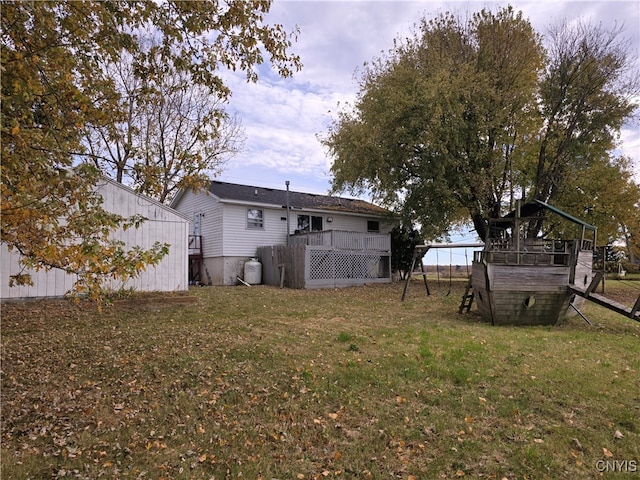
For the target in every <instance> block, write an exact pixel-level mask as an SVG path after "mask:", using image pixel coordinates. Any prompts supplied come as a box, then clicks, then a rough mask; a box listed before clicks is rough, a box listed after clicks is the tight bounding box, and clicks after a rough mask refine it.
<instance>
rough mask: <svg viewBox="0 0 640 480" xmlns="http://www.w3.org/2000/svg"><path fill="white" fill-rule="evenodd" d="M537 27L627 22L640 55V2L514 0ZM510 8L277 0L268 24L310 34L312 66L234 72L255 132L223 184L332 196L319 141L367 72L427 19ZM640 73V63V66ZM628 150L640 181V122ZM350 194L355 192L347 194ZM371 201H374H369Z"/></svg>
mask: <svg viewBox="0 0 640 480" xmlns="http://www.w3.org/2000/svg"><path fill="white" fill-rule="evenodd" d="M510 4H511V5H512V6H513V7H514V9H515V10H516V11H518V10H519V11H522V12H523V14H524V16H525V17H527V18H528V19H529V20H530V22H531V24H532V25H533V27H534V28H535V29H536V30H537V31H538V32H539V33H541V34H543V35H544V33H545V31H546V29H547V28H548V27H549V26H550V25H556V24H559V23H561V22H562V21H565V20H566V21H569V22H573V21H577V20H583V21H588V22H592V23H596V24H602V26H604V27H605V28H613V27H616V26H618V27H619V26H623V27H624V28H625V31H624V33H623V35H624V36H625V37H628V38H629V39H630V40H631V41H632V45H633V46H634V48H635V51H636V55H639V54H640V52H638V49H640V0H633V1H628V0H627V1H609V2H606V1H600V2H596V1H584V0H583V1H549V0H538V1H531V2H519V1H513V2H510ZM506 5H508V3H505V2H475V1H453V2H451V1H450V2H436V1H432V0H423V1H403V0H398V1H383V0H379V1H378V0H367V1H353V0H352V1H342V0H333V1H306V0H274V2H273V4H272V6H271V10H270V12H269V14H268V16H267V18H266V21H267V22H268V23H280V24H282V25H283V26H284V27H285V29H287V30H289V31H291V30H292V29H293V28H294V27H295V26H296V25H297V26H298V28H299V30H300V33H299V37H298V40H297V42H296V43H294V44H293V46H292V47H291V51H292V52H294V53H296V54H298V55H300V57H301V60H302V63H303V68H302V70H301V71H300V72H297V73H295V74H294V75H293V77H291V78H287V79H282V78H280V77H278V76H277V75H276V74H275V73H274V72H272V71H271V69H270V68H269V67H268V66H267V65H265V66H262V67H260V70H259V76H260V78H259V80H258V82H257V83H247V82H246V80H245V76H244V74H242V73H240V72H236V73H226V74H225V80H226V82H227V83H228V85H229V86H230V88H231V91H232V92H233V95H232V97H231V100H230V103H229V106H228V112H229V113H231V114H235V115H237V116H238V118H239V119H240V121H241V123H242V126H243V128H244V133H245V141H244V147H243V150H242V152H240V153H239V154H237V155H236V156H235V157H234V158H232V159H230V160H228V161H227V163H226V164H225V167H224V169H223V171H222V173H221V174H220V175H219V176H218V177H217V178H216V180H221V181H225V182H231V183H240V184H245V185H252V186H263V187H271V188H282V189H284V188H286V187H285V181H286V180H289V181H290V182H291V186H290V188H291V190H294V191H302V192H308V193H319V194H327V193H328V192H329V189H330V183H331V175H330V168H331V159H330V158H329V157H328V154H327V152H326V151H325V149H324V147H323V146H322V145H321V143H320V142H319V140H318V137H319V136H324V135H326V134H327V132H328V129H329V126H330V125H331V123H332V121H333V120H335V119H336V118H337V112H338V111H340V109H341V107H340V105H344V104H345V103H348V102H353V100H354V99H355V96H356V93H357V90H358V88H357V75H356V71H357V69H359V68H361V67H362V65H363V64H364V63H365V62H368V61H371V60H373V59H375V58H376V57H379V56H380V55H381V54H382V53H383V52H386V51H388V50H389V49H390V48H392V46H393V41H394V39H396V38H399V37H400V38H401V37H406V36H408V35H410V34H411V32H412V27H413V26H414V24H415V23H416V22H418V21H419V20H420V19H421V18H423V17H425V18H427V19H429V18H434V17H435V16H437V15H438V14H440V13H443V12H447V11H450V12H453V13H457V14H460V15H461V16H463V18H464V16H466V15H467V13H469V14H471V13H473V12H476V11H479V10H481V9H482V8H490V9H491V10H493V11H495V10H496V9H497V8H498V7H504V6H506ZM639 68H640V67H639ZM621 140H622V144H621V147H620V150H621V153H623V154H624V155H627V156H629V157H631V158H632V159H634V161H635V173H636V177H637V178H638V179H639V181H640V123H638V122H637V121H636V123H635V124H634V125H632V124H629V125H626V126H625V128H624V129H623V131H622V136H621ZM345 196H347V195H345ZM365 199H366V198H365Z"/></svg>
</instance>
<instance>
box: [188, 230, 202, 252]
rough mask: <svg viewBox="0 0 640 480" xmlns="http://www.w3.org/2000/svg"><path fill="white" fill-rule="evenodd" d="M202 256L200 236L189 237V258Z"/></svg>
mask: <svg viewBox="0 0 640 480" xmlns="http://www.w3.org/2000/svg"><path fill="white" fill-rule="evenodd" d="M201 256H202V235H189V257H201Z"/></svg>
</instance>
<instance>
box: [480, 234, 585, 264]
mask: <svg viewBox="0 0 640 480" xmlns="http://www.w3.org/2000/svg"><path fill="white" fill-rule="evenodd" d="M574 245H575V242H574V241H570V240H545V239H524V240H522V239H521V240H520V241H517V242H516V241H514V240H512V239H490V240H488V242H487V243H486V245H485V249H484V250H483V251H476V252H474V261H477V262H482V261H486V262H487V263H498V264H505V265H556V266H568V265H569V263H570V259H571V256H572V253H573V246H574ZM584 247H585V245H582V248H583V249H584ZM587 247H588V245H587Z"/></svg>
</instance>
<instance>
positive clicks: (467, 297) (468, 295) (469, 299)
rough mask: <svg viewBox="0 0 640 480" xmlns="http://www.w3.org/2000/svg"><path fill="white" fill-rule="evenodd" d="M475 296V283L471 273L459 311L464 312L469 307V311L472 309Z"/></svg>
mask: <svg viewBox="0 0 640 480" xmlns="http://www.w3.org/2000/svg"><path fill="white" fill-rule="evenodd" d="M473 297H474V294H473V284H472V283H471V275H469V282H468V283H467V286H466V288H465V289H464V294H463V295H462V302H461V303H460V309H459V310H458V313H462V312H463V311H464V309H465V308H466V309H467V313H469V310H471V304H472V303H473Z"/></svg>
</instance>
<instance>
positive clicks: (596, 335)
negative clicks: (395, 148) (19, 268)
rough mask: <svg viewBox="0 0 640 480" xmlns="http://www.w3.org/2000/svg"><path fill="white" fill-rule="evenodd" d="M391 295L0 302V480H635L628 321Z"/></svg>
mask: <svg viewBox="0 0 640 480" xmlns="http://www.w3.org/2000/svg"><path fill="white" fill-rule="evenodd" d="M403 286H404V285H403V284H402V283H396V284H393V285H378V286H366V287H360V288H344V289H338V290H333V289H330V290H311V291H301V290H287V289H284V290H280V289H277V288H272V287H265V286H255V287H250V288H247V287H205V288H195V289H193V290H191V292H190V295H191V296H195V297H197V301H195V302H176V301H167V299H166V298H165V299H163V298H162V296H160V295H147V296H142V297H134V298H131V299H123V300H120V301H117V302H115V303H114V305H113V306H110V307H106V308H105V310H104V312H103V313H101V314H100V313H98V312H97V311H96V309H95V306H91V305H77V306H76V305H74V304H73V303H71V302H62V301H51V302H28V303H22V304H5V305H3V307H2V392H1V393H2V437H1V440H2V451H1V453H2V471H1V474H2V475H1V476H2V478H3V479H27V478H32V479H45V478H58V477H69V478H89V479H96V478H100V477H102V478H127V479H129V478H131V479H140V478H146V479H159V478H166V479H190V478H197V479H200V478H204V479H214V478H215V479H232V478H233V479H235V478H247V479H265V480H271V479H280V480H287V479H324V478H342V479H351V478H358V479H396V478H401V479H438V478H472V479H476V478H487V479H494V478H495V479H498V480H501V479H504V478H506V479H547V478H548V479H559V478H567V479H581V478H584V479H591V478H601V477H602V478H616V479H622V478H631V477H632V476H635V475H638V472H640V374H639V372H640V323H638V322H634V321H632V320H630V319H627V318H624V317H622V316H619V315H616V314H614V313H610V312H608V311H607V310H605V309H603V308H601V307H598V306H596V305H593V304H591V303H588V305H587V306H586V308H585V309H584V310H583V313H584V314H585V315H586V316H587V318H588V319H589V320H590V321H591V323H592V325H591V326H589V325H587V323H586V322H585V321H584V320H582V319H581V318H580V317H578V316H576V317H575V318H573V319H571V320H570V321H568V322H567V323H565V324H563V325H561V326H556V327H492V326H491V325H488V324H486V323H483V322H481V321H480V320H479V318H478V317H477V315H475V314H474V311H475V305H474V307H473V309H472V312H471V314H470V315H458V313H457V311H458V306H459V303H460V297H461V295H462V292H463V288H464V281H463V280H458V281H456V282H454V285H453V291H452V293H451V295H449V296H443V295H441V293H439V292H438V290H445V291H446V289H448V285H447V287H443V288H442V289H438V288H437V286H435V285H433V284H432V295H431V296H430V297H426V295H425V291H424V286H423V285H422V283H421V281H414V282H413V283H412V286H411V288H410V289H409V292H408V295H407V299H406V300H405V301H404V302H400V297H401V294H402V288H403ZM606 288H607V289H608V290H609V291H611V292H613V293H615V292H616V291H622V292H623V293H624V292H627V293H628V294H629V295H630V296H633V295H632V294H633V293H635V296H636V297H637V293H638V290H639V289H640V281H637V280H635V281H632V280H627V281H624V282H616V281H613V280H608V281H607V284H606ZM170 298H171V297H170ZM613 470H616V471H615V472H614V471H613ZM634 471H635V472H634Z"/></svg>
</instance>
